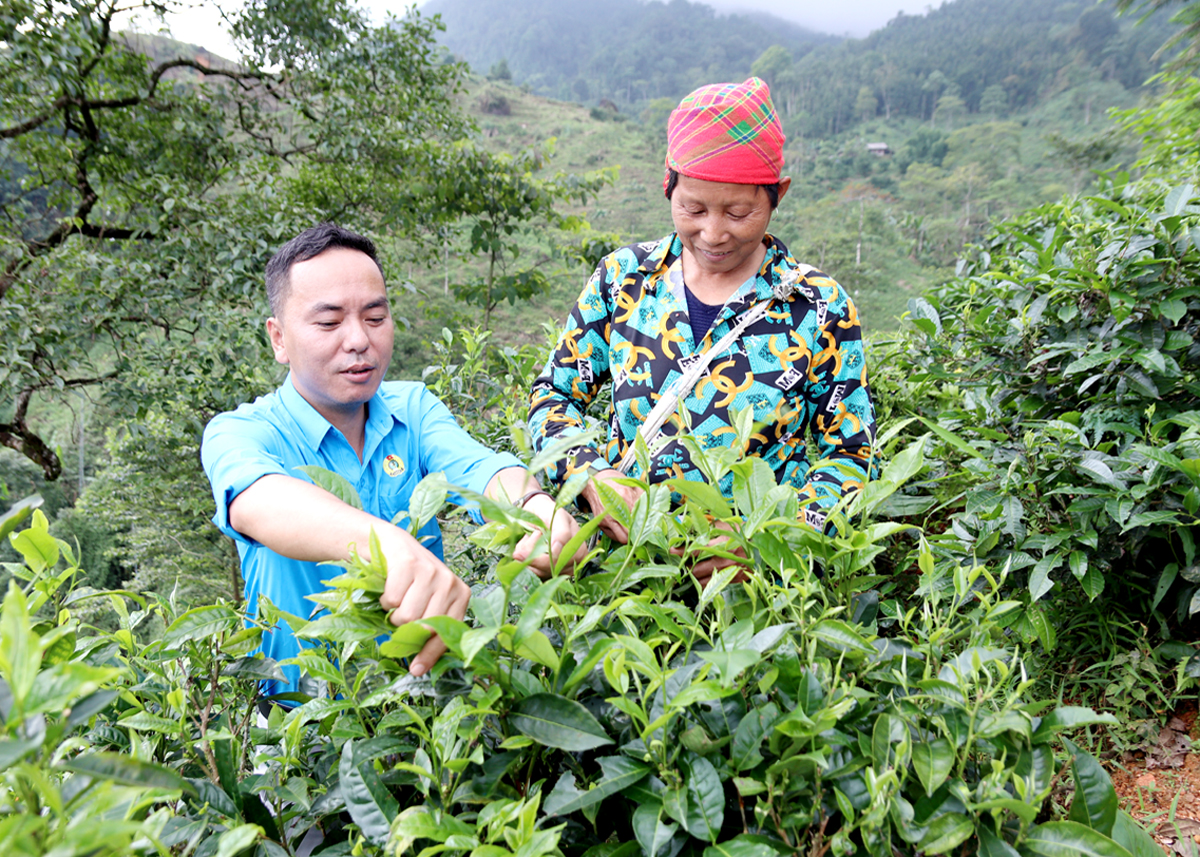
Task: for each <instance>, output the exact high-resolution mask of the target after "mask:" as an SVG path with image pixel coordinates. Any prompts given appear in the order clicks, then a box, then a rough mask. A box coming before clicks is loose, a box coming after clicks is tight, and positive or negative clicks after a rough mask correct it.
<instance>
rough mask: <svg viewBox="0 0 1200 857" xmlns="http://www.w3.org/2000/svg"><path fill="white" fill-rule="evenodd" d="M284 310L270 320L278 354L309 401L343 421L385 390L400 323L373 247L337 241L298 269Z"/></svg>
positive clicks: (331, 418)
mask: <svg viewBox="0 0 1200 857" xmlns="http://www.w3.org/2000/svg"><path fill="white" fill-rule="evenodd" d="M289 280H290V288H289V289H288V291H287V296H286V297H285V299H284V303H283V307H282V309H281V312H280V317H278V318H270V319H268V320H267V333H268V334H269V336H270V337H271V347H272V348H274V350H275V359H276V360H278V361H279V362H280V363H283V364H284V365H286V366H290V367H291V370H292V381H293V383H294V384H295V385H296V389H297V391H299V393H300V395H301V396H303V397H304V398H305V400H306V401H307V402H308V403H309V404H310V405H312V406H313V407H314V408H316V409H317V411H318V413H320V414H321V415H322V416H324V417H325V418H326V419H327V420H329V421H330V422H331V423H334V424H335V425H336V424H338V423H339V421H340V419H341V418H345V417H352V416H355V415H356V414H357V413H358V412H359V410H360V409H361V408H362V406H363V404H364V403H366V402H367V401H368V400H369V399H370V398H371V397H372V396H374V395H375V391H376V390H377V389H379V384H380V383H381V382H382V381H383V376H384V373H385V372H387V368H388V364H389V363H390V362H391V359H392V339H393V336H394V334H395V330H394V328H393V325H392V314H391V310H390V308H389V306H388V299H387V291H386V289H385V287H384V283H383V277H382V275H380V273H379V268H378V267H376V265H375V263H374V262H372V261H371V259H370V257H369V256H367V255H366V254H365V253H360V252H359V251H357V250H351V249H349V248H346V247H333V248H330V249H329V250H326V251H325V252H324V253H321V254H320V255H319V256H314V257H313V258H311V259H309V260H307V261H305V262H297V263H296V264H295V265H293V266H292V268H291V272H290V277H289Z"/></svg>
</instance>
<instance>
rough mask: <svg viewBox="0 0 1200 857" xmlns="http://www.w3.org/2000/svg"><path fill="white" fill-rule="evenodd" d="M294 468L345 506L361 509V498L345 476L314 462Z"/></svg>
mask: <svg viewBox="0 0 1200 857" xmlns="http://www.w3.org/2000/svg"><path fill="white" fill-rule="evenodd" d="M296 469H297V470H299V471H301V472H302V473H304V475H305V476H307V477H308V478H309V479H311V480H312V481H313V484H314V485H316V486H317V487H318V488H324V489H325V490H326V491H328V492H329V493H330V494H332V495H333V496H334V497H337V498H338V499H339V500H341V501H342V502H343V503H345V504H346V505H347V506H353V507H354V508H355V509H362V507H363V505H362V500H360V499H359V497H358V492H357V491H355V490H354V486H353V485H351V484H350V480H349V479H347V478H346V477H345V476H342V475H340V474H337V473H334V472H333V471H332V470H326V469H325V468H324V467H319V466H317V465H315V464H302V465H300V466H299V467H297V468H296Z"/></svg>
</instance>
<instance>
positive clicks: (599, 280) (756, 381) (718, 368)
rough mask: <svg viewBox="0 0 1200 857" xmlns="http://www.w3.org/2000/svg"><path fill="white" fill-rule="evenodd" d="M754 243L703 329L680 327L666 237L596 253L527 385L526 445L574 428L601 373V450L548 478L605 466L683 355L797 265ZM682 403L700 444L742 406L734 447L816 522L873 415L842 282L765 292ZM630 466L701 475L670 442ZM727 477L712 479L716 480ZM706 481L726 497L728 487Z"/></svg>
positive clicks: (841, 485)
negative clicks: (747, 262) (743, 438)
mask: <svg viewBox="0 0 1200 857" xmlns="http://www.w3.org/2000/svg"><path fill="white" fill-rule="evenodd" d="M764 243H765V244H766V245H767V253H766V257H765V258H764V260H763V264H762V267H761V268H760V269H759V272H758V275H757V276H756V277H755V278H754V279H752V280H749V281H747V282H746V283H745V284H744V285H743V286H742V288H741V289H740V290H739V291H738V292H737V293H735V294H734V295H733V297H731V298H730V299H729V301H728V302H727V303H726V305H725V306H724V308H723V309H722V310H721V311H720V312H719V313H718V315H717V318H716V320H715V321H714V322H713V326H712V328H711V329H710V330H708V331H707V332H705V331H693V330H692V328H691V325H690V323H689V320H688V313H687V298H686V294H685V292H684V286H683V266H682V262H681V258H680V257H681V253H682V245H681V244H680V241H679V238H678V237H677V236H676V235H674V234H671V235H668V236H667V237H666V238H664V239H662V240H661V241H657V242H649V243H645V244H636V245H633V246H630V247H624V248H622V249H620V250H618V251H616V252H615V253H612V254H610V255H609V256H607V257H605V258H604V259H603V260H601V262H600V265H599V266H598V267H597V268H596V271H595V273H594V274H592V277H591V279H589V280H588V283H587V286H586V287H585V288H584V290H583V293H582V294H581V295H580V296H579V300H578V302H577V303H576V305H575V308H574V309H572V310H571V314H570V316H568V318H567V323H566V325H565V326H564V328H563V331H562V333H561V335H560V336H559V339H558V344H557V345H556V346H555V349H554V351H553V352H552V353H551V355H550V359H549V361H548V362H547V364H546V368H545V369H544V371H543V372H542V374H541V376H540V377H539V378H538V379H537V380H536V381H535V382H534V385H533V393H532V400H531V406H530V414H529V426H530V431H531V434H532V436H533V443H534V448H535V449H536V450H538V451H541V450H542V449H543V448H544V447H546V446H547V445H548V444H550V443H553V442H555V441H558V440H560V439H563V438H567V437H570V436H573V435H578V434H582V433H583V432H584V431H585V421H584V413H585V412H586V410H587V407H588V405H589V404H590V403H591V402H592V400H593V399H595V398H596V396H597V394H598V393H599V392H600V391H601V389H602V388H603V385H604V384H606V383H608V381H609V380H610V379H611V381H612V384H613V391H612V404H611V405H610V406H609V409H608V413H607V414H606V418H607V422H608V440H607V443H606V444H605V445H604V446H603V448H602V449H596V448H594V447H591V446H580V447H576V448H574V449H573V450H572V451H571V454H570V455H569V457H568V458H567V459H565V460H564V461H561V462H560V463H559V464H558V465H557V467H556V468H555V470H554V471H553V472H552V473H551V474H550V475H551V477H552V478H553V479H554V480H555V481H557V482H560V483H561V482H562V481H564V480H565V479H566V478H568V477H569V476H571V475H572V474H574V473H578V472H580V471H584V470H587V469H589V468H591V469H593V470H595V469H603V468H605V467H611V466H615V462H619V461H620V460H621V457H622V456H623V455H624V454H625V451H626V450H627V449H628V448H629V446H630V444H632V443H633V441H634V438H635V437H636V436H637V431H638V428H639V426H640V425H641V423H642V420H643V419H644V418H645V417H646V415H647V414H648V413H649V412H650V409H651V408H652V407H653V406H654V403H655V402H656V401H657V400H658V398H659V394H660V391H663V390H666V389H667V387H668V386H669V385H670V384H671V382H672V381H674V380H675V378H677V377H678V376H679V374H680V371H681V367H686V366H687V363H688V360H689V358H692V359H694V355H697V354H699V353H702V352H704V351H705V350H706V349H708V348H710V347H712V345H713V343H714V342H716V341H717V340H719V339H720V338H721V337H722V336H723V335H724V334H725V333H726V332H728V331H729V330H730V328H731V327H733V326H734V325H736V324H737V320H738V317H739V316H740V315H741V314H742V313H743V312H745V311H746V310H748V309H749V308H750V307H752V306H753V305H755V304H756V303H758V302H759V301H764V300H771V299H772V297H773V291H772V290H773V287H775V286H777V285H778V284H779V283H780V281H781V280H782V279H783V278H785V277H787V276H788V275H789V274H792V273H793V272H794V271H795V269H796V268H797V267H798V266H797V264H796V260H795V259H793V258H792V257H791V255H790V254H789V253H788V251H787V248H786V247H784V246H783V244H782V243H781V242H780V241H778V240H777V239H775V238H773V237H771V236H770V235H768V236H766V237H765V238H764ZM698 334H699V335H700V336H701V338H700V339H699V341H697V339H696V336H697V335H698ZM684 405H685V406H686V408H687V410H688V412H689V416H690V420H688V422H690V424H691V434H692V435H693V437H695V438H697V439H699V441H700V442H701V444H702V445H703V446H705V447H706V448H708V447H714V446H718V445H726V446H728V445H730V444H731V443H732V441H733V439H734V438H735V437H736V431H735V430H734V429H733V428H732V426H731V422H732V418H731V416H730V410H731V409H733V410H742V409H745V408H747V407H750V406H753V408H754V420H755V424H756V425H757V426H758V428H757V431H756V432H755V434H754V435H753V437H752V439H751V441H750V447H749V449H748V450H747V452H748V453H749V454H751V455H757V456H759V457H761V458H762V459H763V460H764V461H766V462H767V463H769V464H770V465H771V467H772V469H773V470H774V471H775V476H776V480H777V482H778V483H779V484H781V485H791V486H794V487H795V488H796V490H797V491H798V493H799V496H800V501H801V505H802V507H806V512H805V517H806V518H808V520H809V521H810V523H813V524H815V525H817V526H818V528H819V526H820V522H821V521H822V520H823V515H821V514H820V513H819V512H818V511H817V510H818V509H827V508H829V507H830V506H832V505H833V504H835V503H836V502H837V500H838V499H839V498H840V497H841V496H842V494H843V493H845V492H846V491H849V490H853V489H855V488H857V487H860V486H861V485H862V484H863V483H864V482H865V481H866V479H868V478H869V477H868V473H869V471H870V469H871V467H872V466H873V462H872V450H871V444H872V441H873V439H874V437H875V412H874V408H873V406H872V403H871V395H870V392H869V389H868V387H867V369H866V363H865V360H864V357H863V343H862V336H861V328H860V326H859V322H858V311H857V310H856V309H855V306H854V303H853V302H852V301H851V300H850V297H849V295H847V294H846V291H845V290H844V289H843V288H842V287H840V286H839V285H838V284H837V283H836V282H835V281H834V280H832V279H831V278H829V277H827V276H825V275H824V274H822V273H818V272H815V271H809V272H808V274H807V275H806V276H801V277H800V278H799V280H798V282H797V289H796V291H795V292H794V293H793V294H792V295H791V296H790V297H789V298H787V299H786V300H782V301H781V300H778V299H776V300H775V304H774V306H773V307H772V308H771V310H770V311H769V312H768V313H767V314H766V316H764V317H763V318H761V319H759V320H758V321H757V322H755V323H754V324H752V325H751V326H750V327H749V328H748V329H747V330H746V331H745V332H744V333H743V334H742V336H741V337H740V338H739V340H738V341H737V342H736V343H735V344H734V345H733V346H732V347H731V348H730V349H729V350H728V351H727V352H726V353H725V354H719V355H717V356H716V357H715V359H714V360H713V362H712V363H711V364H710V365H709V368H708V372H707V374H706V376H705V377H703V378H701V380H700V382H699V383H698V384H697V385H696V387H695V388H694V389H693V390H692V392H691V394H690V395H689V396H688V397H687V398H686V399H684ZM682 424H683V421H682V420H681V419H680V417H679V415H678V414H676V415H674V416H673V417H672V418H671V420H670V421H668V423H667V424H666V425H665V426H663V433H664V434H666V435H677V434H678V433H679V431H680V429H681V426H682ZM806 433H811V435H812V437H813V439H814V440H815V443H816V448H817V450H818V452H819V454H820V460H819V461H817V462H816V463H815V464H811V463H810V462H809V460H808V456H807V451H806V445H805V434H806ZM630 475H632V476H641V477H642V478H644V479H646V480H647V481H649V482H660V481H663V480H666V479H670V478H672V477H678V476H682V477H685V478H688V479H693V480H701V481H702V480H703V479H704V476H703V474H702V473H701V472H700V471H699V469H698V468H697V467H695V466H694V465H693V464H692V462H691V461H690V460H689V457H688V454H687V450H686V449H685V448H684V447H683V446H682V445H681V444H679V443H676V442H669V443H668V444H667V445H666V446H665V447H664V448H663V449H662V451H661V452H660V453H659V454H658V455H656V456H655V458H654V459H653V461H652V462H651V472H650V473H649V474H642V473H640V471H639V468H638V467H637V466H636V465H635V467H634V469H633V471H632V472H631V474H630ZM731 482H732V479H731V477H729V476H726V478H725V480H724V483H731ZM719 487H720V489H721V491H722V493H724V494H725V496H726V497H729V496H730V494H731V484H721V485H720V486H719ZM806 501H807V502H806ZM814 507H815V508H814Z"/></svg>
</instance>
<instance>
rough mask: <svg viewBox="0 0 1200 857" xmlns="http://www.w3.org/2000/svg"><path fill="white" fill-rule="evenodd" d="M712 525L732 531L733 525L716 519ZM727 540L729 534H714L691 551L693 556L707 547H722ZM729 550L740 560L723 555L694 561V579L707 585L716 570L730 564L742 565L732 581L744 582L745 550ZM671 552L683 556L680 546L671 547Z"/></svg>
mask: <svg viewBox="0 0 1200 857" xmlns="http://www.w3.org/2000/svg"><path fill="white" fill-rule="evenodd" d="M713 526H714V528H715V529H718V530H725V531H726V532H733V527H732V526H731V525H729V524H727V523H725V522H724V521H717V522H716V524H714V525H713ZM728 541H729V536H716V537H714V538H710V539H709V540H708V544H707V545H705V546H703V547H698V548H693V549H692V551H691V553H692V555H693V556H696V555H699V554H702V553H704V552H705V550H706V549H707V548H712V547H724V546H725V544H726V542H728ZM729 552H730V553H733V554H736V555H737V556H738V557H740V560H739V559H730V558H728V557H723V556H710V557H709V558H708V559H702V560H700V561H699V562H697V563H694V564H693V565H692V567H691V572H692V576H693V577H695V578H696V580H698V581H699V582H700V585H701V586H708V584H709V581H711V580H712V576H713V575H714V574H715V573H716V572H718V571H720V570H721V569H723V568H729V566H731V565H740V566H742V570H741V571H739V572H738V573H737V575H736V576H735V577H734V578H733V582H734V583H743V582H745V581H746V580H747V578H748V572H749V570H750V564H749V563H748V562H746V551H745V550H744V549H743V548H741V547H736V548H734V549H733V550H731V551H729ZM671 553H673V554H675V556H683V555H684V553H685V551H684V549H683V548H682V547H677V548H671Z"/></svg>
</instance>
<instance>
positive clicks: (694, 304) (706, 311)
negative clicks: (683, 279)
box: [683, 285, 725, 343]
mask: <svg viewBox="0 0 1200 857" xmlns="http://www.w3.org/2000/svg"><path fill="white" fill-rule="evenodd" d="M683 291H684V293H685V294H686V295H687V305H688V321H690V322H691V324H692V338H693V339H695V341H696V342H697V343H699V342H700V340H702V339H703V338H704V335H705V334H706V333H708V329H709V328H710V327H712V323H713V321H714V320H715V319H716V317H717V315H718V314H719V313H720V312H721V308H722V307H723V306H725V304H706V303H704V302H703V301H701V300H700V299H699V298H698V297H696V296H695V295H694V294H692V290H691V289H689V288H688V287H687V286H686V285H685V286H684V287H683Z"/></svg>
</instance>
